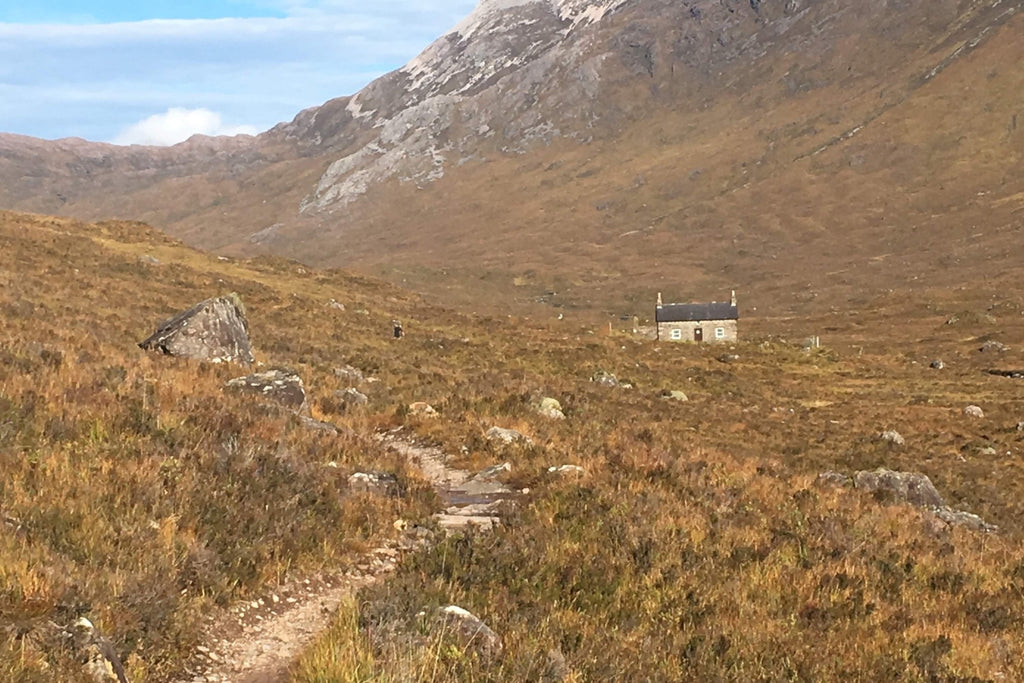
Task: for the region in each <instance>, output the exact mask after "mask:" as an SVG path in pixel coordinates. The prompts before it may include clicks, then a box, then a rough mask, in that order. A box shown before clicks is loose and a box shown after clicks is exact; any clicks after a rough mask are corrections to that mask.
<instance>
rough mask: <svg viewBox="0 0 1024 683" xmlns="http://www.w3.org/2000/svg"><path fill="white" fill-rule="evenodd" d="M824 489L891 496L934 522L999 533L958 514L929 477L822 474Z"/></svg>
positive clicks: (978, 519) (885, 473) (882, 471)
mask: <svg viewBox="0 0 1024 683" xmlns="http://www.w3.org/2000/svg"><path fill="white" fill-rule="evenodd" d="M818 484H819V485H821V486H841V487H846V486H850V485H851V484H853V486H854V487H856V488H857V489H860V490H862V491H867V492H871V493H876V494H878V493H880V494H883V495H887V496H890V497H891V499H892V502H895V503H906V504H909V505H913V506H915V507H920V508H924V509H925V510H928V512H930V513H931V514H932V515H934V519H936V520H938V522H937V523H938V524H939V526H940V527H941V526H942V523H945V524H946V525H949V526H963V527H965V528H967V529H971V530H973V531H983V532H986V533H992V532H996V531H998V530H999V527H997V526H995V525H994V524H988V523H987V522H985V520H983V519H982V518H981V517H979V516H978V515H975V514H973V513H970V512H964V511H963V510H956V509H954V508H952V507H950V506H948V505H946V501H944V500H943V499H942V496H941V495H940V494H939V492H938V491H937V490H936V489H935V486H934V485H933V484H932V481H931V479H929V478H928V477H927V475H924V474H920V473H917V472H896V471H893V470H887V469H885V468H879V469H877V470H872V471H861V472H856V473H854V475H853V477H852V478H851V477H848V476H846V475H845V474H842V473H840V472H832V471H829V472H822V473H821V474H819V475H818Z"/></svg>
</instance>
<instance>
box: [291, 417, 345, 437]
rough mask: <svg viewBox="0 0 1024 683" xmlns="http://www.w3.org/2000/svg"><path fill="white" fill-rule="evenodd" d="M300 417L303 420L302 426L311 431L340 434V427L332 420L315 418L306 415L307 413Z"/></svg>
mask: <svg viewBox="0 0 1024 683" xmlns="http://www.w3.org/2000/svg"><path fill="white" fill-rule="evenodd" d="M300 419H301V421H302V426H303V427H305V428H306V429H309V430H310V431H314V432H322V433H324V434H334V435H337V434H338V427H337V426H336V425H332V424H331V423H330V422H322V421H320V420H314V419H313V418H311V417H306V416H305V415H302V416H300Z"/></svg>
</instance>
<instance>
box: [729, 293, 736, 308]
mask: <svg viewBox="0 0 1024 683" xmlns="http://www.w3.org/2000/svg"><path fill="white" fill-rule="evenodd" d="M730 303H731V304H732V305H733V306H735V305H736V290H735V289H734V290H732V301H730Z"/></svg>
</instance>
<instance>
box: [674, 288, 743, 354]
mask: <svg viewBox="0 0 1024 683" xmlns="http://www.w3.org/2000/svg"><path fill="white" fill-rule="evenodd" d="M739 317H740V315H739V311H738V310H737V308H736V292H733V293H732V300H730V301H723V302H719V301H712V302H711V303H704V304H664V303H662V301H661V293H660V292H659V293H658V305H657V306H656V307H655V309H654V320H655V323H656V325H657V331H658V335H657V338H658V341H674V342H697V343H700V342H728V341H736V339H737V338H738V334H739V333H738V329H737V321H738V320H739Z"/></svg>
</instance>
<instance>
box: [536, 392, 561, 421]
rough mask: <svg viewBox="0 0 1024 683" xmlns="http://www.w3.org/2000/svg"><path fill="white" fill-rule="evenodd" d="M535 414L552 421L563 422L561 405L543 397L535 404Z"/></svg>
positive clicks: (554, 400) (556, 401)
mask: <svg viewBox="0 0 1024 683" xmlns="http://www.w3.org/2000/svg"><path fill="white" fill-rule="evenodd" d="M537 412H538V413H539V414H540V415H542V416H544V417H547V418H550V419H552V420H564V419H565V413H563V412H562V404H561V403H559V402H558V400H557V399H553V398H550V397H544V398H542V399H541V400H540V402H539V403H538V404H537Z"/></svg>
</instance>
